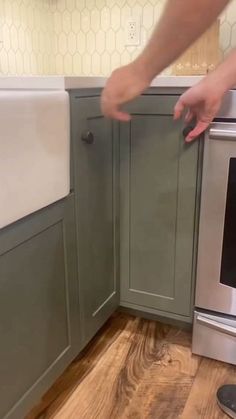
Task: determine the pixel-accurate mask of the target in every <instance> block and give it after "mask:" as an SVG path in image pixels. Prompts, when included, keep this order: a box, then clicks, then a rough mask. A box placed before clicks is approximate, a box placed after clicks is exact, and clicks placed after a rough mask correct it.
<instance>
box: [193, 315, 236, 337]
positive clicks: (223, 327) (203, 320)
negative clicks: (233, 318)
mask: <svg viewBox="0 0 236 419" xmlns="http://www.w3.org/2000/svg"><path fill="white" fill-rule="evenodd" d="M197 322H198V323H200V324H202V325H204V326H208V327H210V328H211V329H215V330H218V332H222V333H226V334H227V335H230V336H234V337H236V328H235V327H232V326H229V325H227V324H223V323H219V322H217V321H215V320H211V319H208V318H207V317H204V316H201V315H200V314H198V315H197Z"/></svg>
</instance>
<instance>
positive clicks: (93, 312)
mask: <svg viewBox="0 0 236 419" xmlns="http://www.w3.org/2000/svg"><path fill="white" fill-rule="evenodd" d="M71 112H72V138H73V155H72V160H73V165H74V188H75V194H76V222H77V242H78V272H79V286H80V296H81V300H80V301H81V318H82V326H83V342H84V344H86V343H87V342H88V341H89V340H90V339H91V337H93V336H94V334H95V333H96V332H97V330H98V329H99V328H100V327H101V326H102V325H103V324H104V322H105V321H106V320H107V319H108V317H109V316H110V315H111V314H112V313H113V312H114V310H115V309H116V308H117V306H118V304H119V288H118V287H119V284H118V272H117V266H118V264H117V262H118V256H117V255H118V236H117V232H118V210H119V208H118V180H119V178H118V154H119V153H118V136H117V131H116V129H115V127H114V125H113V123H112V122H111V121H108V120H106V119H104V118H103V117H102V115H101V112H100V98H99V97H84V98H80V97H76V94H75V95H74V96H72V98H71ZM88 132H89V133H90V134H88ZM86 140H87V142H86Z"/></svg>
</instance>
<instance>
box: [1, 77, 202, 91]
mask: <svg viewBox="0 0 236 419" xmlns="http://www.w3.org/2000/svg"><path fill="white" fill-rule="evenodd" d="M201 78H202V77H201V76H159V77H156V78H155V79H154V80H153V82H152V85H151V86H152V87H167V88H168V87H172V88H173V87H177V88H186V87H190V86H193V85H194V84H196V83H197V82H198V81H200V80H201ZM106 80H107V78H106V77H67V76H65V77H64V76H22V77H18V76H17V77H16V76H6V77H5V76H2V77H1V76H0V90H5V89H7V90H9V89H12V90H18V89H20V90H22V89H24V90H25V89H26V90H71V89H86V88H103V87H104V86H105V84H106Z"/></svg>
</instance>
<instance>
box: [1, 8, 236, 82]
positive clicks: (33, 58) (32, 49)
mask: <svg viewBox="0 0 236 419" xmlns="http://www.w3.org/2000/svg"><path fill="white" fill-rule="evenodd" d="M165 2H166V0H0V74H12V75H14V74H19V75H22V74H66V75H105V76H106V75H108V74H109V73H110V72H111V71H112V70H113V69H114V68H116V67H118V66H119V65H122V64H126V63H128V62H129V61H131V60H132V59H133V58H135V57H136V56H137V54H138V53H139V52H140V51H141V49H142V48H143V46H144V45H145V42H146V40H147V39H148V37H149V36H150V33H151V31H152V30H153V27H154V25H155V23H156V22H157V21H158V19H159V17H160V15H161V12H162V10H163V7H164V4H165ZM131 16H132V17H137V18H139V19H140V21H141V42H140V45H139V46H129V47H127V46H126V45H125V23H126V21H127V18H129V17H131ZM220 45H221V49H222V51H223V53H227V52H228V50H229V49H230V48H232V47H233V46H235V45H236V0H233V1H231V3H230V5H229V6H228V8H227V10H226V11H225V12H224V14H223V15H222V16H221V29H220ZM169 72H170V69H167V70H166V71H165V73H167V74H168V73H169Z"/></svg>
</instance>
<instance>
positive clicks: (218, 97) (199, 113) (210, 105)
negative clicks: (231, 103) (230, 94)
mask: <svg viewBox="0 0 236 419" xmlns="http://www.w3.org/2000/svg"><path fill="white" fill-rule="evenodd" d="M223 94H224V92H221V90H220V89H218V87H217V84H216V83H212V82H211V80H210V76H208V77H206V78H205V79H203V80H202V81H200V82H199V83H198V84H196V85H195V86H193V87H191V88H190V89H188V90H187V91H186V92H185V93H184V94H183V95H182V96H180V98H179V100H178V102H177V103H176V105H175V109H174V119H179V118H180V117H181V115H182V114H183V111H184V110H185V109H186V110H187V113H186V116H185V122H186V123H189V122H191V121H192V119H195V120H196V126H195V128H194V129H193V130H192V131H191V132H190V133H189V134H188V136H187V137H186V141H187V142H190V141H193V140H194V139H195V138H196V137H198V136H199V135H200V134H201V133H202V132H203V131H205V130H206V129H207V127H208V126H209V125H210V123H211V122H212V120H213V119H214V117H215V116H216V114H217V112H218V110H219V108H220V105H221V101H222V97H223Z"/></svg>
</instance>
